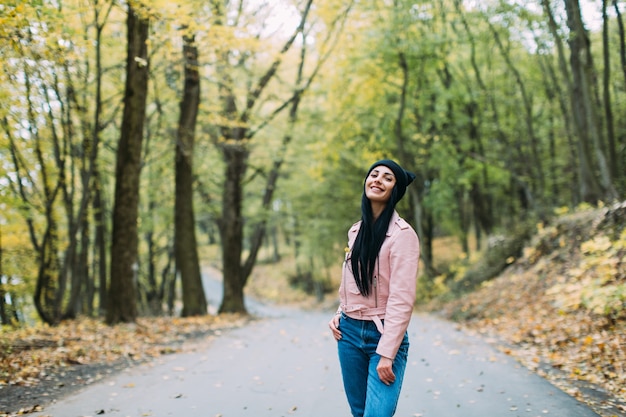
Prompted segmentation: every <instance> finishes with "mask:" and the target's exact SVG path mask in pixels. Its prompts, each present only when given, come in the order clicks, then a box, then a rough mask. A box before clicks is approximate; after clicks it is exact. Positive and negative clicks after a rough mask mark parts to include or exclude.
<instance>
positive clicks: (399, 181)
mask: <svg viewBox="0 0 626 417" xmlns="http://www.w3.org/2000/svg"><path fill="white" fill-rule="evenodd" d="M381 165H383V166H386V167H387V168H389V169H390V170H391V171H392V172H393V175H394V176H395V177H396V189H397V191H396V198H395V201H393V202H392V203H393V205H396V204H397V203H398V201H400V200H401V199H402V197H404V194H405V193H406V187H407V186H408V185H409V184H411V183H412V182H413V180H414V179H415V174H414V173H412V172H410V171H406V170H405V169H404V168H402V167H401V166H400V165H398V163H397V162H395V161H392V160H391V159H381V160H380V161H377V162H374V163H373V164H372V166H371V167H370V169H369V170H368V171H367V175H366V176H365V178H367V177H369V175H370V173H371V172H372V170H373V169H374V168H376V167H377V166H381Z"/></svg>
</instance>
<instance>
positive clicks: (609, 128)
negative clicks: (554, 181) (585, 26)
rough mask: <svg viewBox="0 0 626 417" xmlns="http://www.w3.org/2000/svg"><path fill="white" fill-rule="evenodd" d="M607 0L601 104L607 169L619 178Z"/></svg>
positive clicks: (603, 22) (603, 3) (603, 19)
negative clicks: (612, 99)
mask: <svg viewBox="0 0 626 417" xmlns="http://www.w3.org/2000/svg"><path fill="white" fill-rule="evenodd" d="M607 3H608V0H602V56H603V61H604V72H603V73H602V104H603V106H604V120H605V121H606V136H607V140H608V151H607V154H608V156H609V170H610V172H611V178H614V179H617V178H619V173H620V172H621V171H620V170H619V166H620V164H619V161H620V159H619V151H618V149H617V145H616V143H615V128H614V124H613V109H612V106H611V49H610V47H609V16H608V14H607V7H608V4H607Z"/></svg>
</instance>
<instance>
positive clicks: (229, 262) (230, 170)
mask: <svg viewBox="0 0 626 417" xmlns="http://www.w3.org/2000/svg"><path fill="white" fill-rule="evenodd" d="M221 149H222V155H223V157H224V162H225V164H226V168H225V173H224V174H225V178H224V189H223V192H222V217H221V219H220V220H219V221H218V225H219V230H220V236H221V240H222V265H223V276H224V283H223V285H224V294H223V298H222V304H221V305H220V308H219V312H220V313H246V307H245V304H244V294H243V287H244V282H243V281H244V277H243V267H242V265H241V252H242V247H243V216H242V198H243V197H242V194H243V190H242V180H243V178H244V176H245V172H246V169H247V160H248V151H247V149H245V147H244V145H239V144H237V143H235V144H226V143H225V144H223V145H222V148H221Z"/></svg>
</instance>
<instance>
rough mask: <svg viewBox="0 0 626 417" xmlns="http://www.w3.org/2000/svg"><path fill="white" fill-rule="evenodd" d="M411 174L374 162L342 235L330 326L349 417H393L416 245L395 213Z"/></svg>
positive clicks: (414, 273)
mask: <svg viewBox="0 0 626 417" xmlns="http://www.w3.org/2000/svg"><path fill="white" fill-rule="evenodd" d="M414 178H415V175H414V174H413V173H411V172H408V171H405V170H404V169H403V168H402V167H401V166H400V165H398V164H397V163H396V162H394V161H392V160H389V159H383V160H381V161H378V162H375V163H374V164H373V165H372V166H371V167H370V169H369V170H368V172H367V176H366V177H365V182H364V187H363V196H362V198H361V221H360V222H358V223H356V224H354V225H353V226H352V227H351V228H350V231H349V232H348V249H347V252H346V257H345V261H344V265H343V273H342V280H341V285H340V287H339V298H340V306H339V308H338V310H337V314H335V316H334V317H333V318H332V319H331V320H330V322H329V323H328V325H329V327H330V330H331V332H332V334H333V337H334V338H335V340H337V348H338V352H339V361H340V363H341V371H342V375H343V384H344V389H345V391H346V395H347V398H348V403H349V404H350V409H351V411H352V415H353V416H354V417H362V416H368V415H377V416H380V417H391V416H392V415H394V414H395V410H396V406H397V404H398V398H399V396H400V389H401V387H402V380H403V377H404V371H405V369H406V363H407V355H408V348H409V339H408V334H407V328H408V326H409V322H410V320H411V314H412V312H413V304H414V302H415V287H416V280H417V265H418V260H419V240H418V238H417V234H416V233H415V231H414V230H413V228H411V226H410V225H409V224H408V223H407V222H406V221H404V220H403V219H402V218H400V216H399V215H398V213H397V212H396V211H395V207H396V204H397V203H398V201H400V199H402V197H403V196H404V194H405V192H406V187H407V186H408V185H409V184H410V183H411V182H412V181H413V180H414Z"/></svg>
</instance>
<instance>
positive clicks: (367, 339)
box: [337, 313, 409, 417]
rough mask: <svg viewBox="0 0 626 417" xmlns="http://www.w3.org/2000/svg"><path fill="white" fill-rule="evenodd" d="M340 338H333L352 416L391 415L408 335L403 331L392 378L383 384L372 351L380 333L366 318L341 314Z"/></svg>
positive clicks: (393, 411)
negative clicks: (393, 379) (392, 380)
mask: <svg viewBox="0 0 626 417" xmlns="http://www.w3.org/2000/svg"><path fill="white" fill-rule="evenodd" d="M339 329H340V330H341V339H340V340H339V341H338V342H337V347H338V351H339V363H340V364H341V374H342V375H343V386H344V389H345V391H346V396H347V397H348V404H350V410H351V411H352V416H353V417H391V416H393V415H394V413H395V412H396V406H397V405H398V398H399V397H400V389H401V388H402V379H403V378H404V370H405V369H406V361H407V354H408V351H409V337H408V335H407V334H406V333H405V334H404V339H403V340H402V344H401V345H400V349H398V353H397V354H396V357H395V359H394V360H393V373H394V374H395V375H396V380H395V382H394V383H393V384H391V385H385V384H384V383H383V382H381V380H380V379H379V378H378V372H376V366H378V361H379V360H380V355H379V354H377V353H376V347H377V346H378V340H379V339H380V336H381V335H380V333H379V332H378V330H377V329H376V324H375V323H374V322H373V321H369V320H355V319H352V318H350V317H348V316H346V315H345V314H343V313H342V314H341V319H340V322H339Z"/></svg>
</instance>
